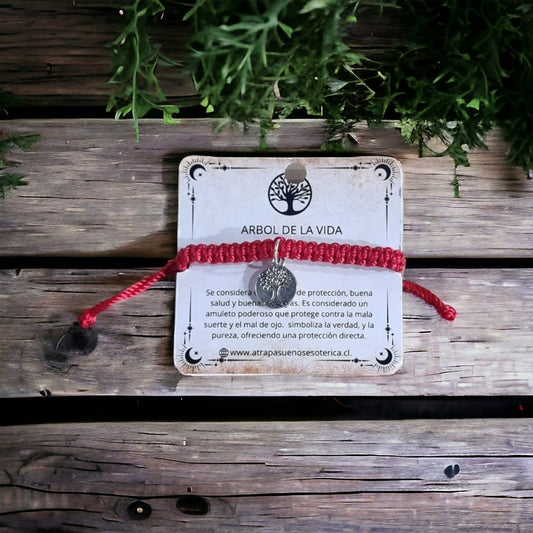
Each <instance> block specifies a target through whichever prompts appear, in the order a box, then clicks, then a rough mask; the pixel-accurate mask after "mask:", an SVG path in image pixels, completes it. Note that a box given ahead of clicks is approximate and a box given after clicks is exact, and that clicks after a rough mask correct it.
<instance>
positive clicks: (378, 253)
mask: <svg viewBox="0 0 533 533" xmlns="http://www.w3.org/2000/svg"><path fill="white" fill-rule="evenodd" d="M276 241H277V242H278V248H277V255H278V257H280V258H287V259H299V260H304V261H320V262H324V263H333V264H344V265H358V266H370V267H380V268H387V269H389V270H394V271H395V272H403V270H404V269H405V256H404V255H403V252H402V251H401V250H393V249H392V248H380V247H372V246H358V245H350V244H338V243H321V244H317V243H316V242H306V241H295V240H293V239H284V238H282V237H279V238H277V239H275V240H271V239H267V240H264V241H253V242H241V243H232V244H225V243H224V244H190V245H189V246H186V247H185V248H182V249H181V250H180V251H179V252H178V254H177V255H176V257H175V258H174V259H171V260H170V261H168V262H167V264H166V265H165V266H164V267H163V268H162V269H161V270H159V271H158V272H156V273H155V274H150V275H148V276H146V277H145V278H143V279H141V280H140V281H138V282H137V283H134V284H133V285H131V286H130V287H128V288H126V289H124V290H123V291H121V292H119V293H117V294H115V295H114V296H112V297H111V298H108V299H107V300H104V301H103V302H100V303H98V304H96V305H95V306H93V307H91V308H89V309H85V310H84V311H83V312H82V313H81V314H80V316H79V317H78V323H79V325H80V326H81V327H82V328H84V329H86V328H89V327H91V326H92V325H94V323H95V322H96V317H97V315H99V314H100V313H102V312H104V311H105V310H106V309H109V308H110V307H111V306H112V305H114V304H116V303H118V302H121V301H123V300H127V299H129V298H133V297H134V296H137V295H138V294H141V293H142V292H144V291H145V290H147V289H149V288H150V287H151V286H152V285H153V284H154V283H156V282H157V281H160V280H162V279H164V278H166V277H168V276H172V275H173V274H176V273H177V272H184V271H185V270H187V269H188V268H189V265H190V264H191V263H211V264H216V263H249V262H251V261H262V260H265V259H272V258H273V257H274V251H275V246H276ZM406 284H407V285H406ZM403 288H404V290H405V291H406V292H410V293H411V294H415V295H416V296H418V297H420V298H422V299H423V300H424V301H426V302H428V303H429V304H431V305H433V306H434V307H435V309H437V311H438V312H439V314H440V315H441V316H442V317H443V318H446V320H453V319H454V318H455V314H453V318H450V317H451V316H452V312H451V311H450V310H453V313H455V309H453V307H450V306H447V305H446V304H444V303H443V302H442V301H441V300H439V298H437V296H435V295H434V294H433V293H432V292H430V291H428V290H427V289H424V288H423V287H420V286H419V285H416V283H412V282H406V281H404V286H403ZM441 311H442V312H441Z"/></svg>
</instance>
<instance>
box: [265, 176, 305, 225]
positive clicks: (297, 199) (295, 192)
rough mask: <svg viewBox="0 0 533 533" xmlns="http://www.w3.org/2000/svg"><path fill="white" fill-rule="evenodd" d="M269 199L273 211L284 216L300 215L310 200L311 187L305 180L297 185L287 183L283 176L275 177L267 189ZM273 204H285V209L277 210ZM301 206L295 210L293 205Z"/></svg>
mask: <svg viewBox="0 0 533 533" xmlns="http://www.w3.org/2000/svg"><path fill="white" fill-rule="evenodd" d="M268 194H269V199H270V202H271V203H272V205H273V206H274V209H276V211H279V212H280V213H282V214H284V215H297V214H298V213H301V212H302V211H303V210H304V209H305V208H306V207H307V206H308V205H309V201H310V200H311V186H310V185H309V182H308V181H307V180H303V181H299V182H298V183H289V182H288V181H287V180H286V179H285V176H284V174H280V175H279V176H277V177H276V178H275V179H274V181H273V182H272V183H271V184H270V187H269V192H268ZM274 202H285V203H286V209H285V210H282V209H279V208H278V207H276V206H275V205H274ZM297 204H302V206H301V207H302V208H301V209H297V208H295V205H297Z"/></svg>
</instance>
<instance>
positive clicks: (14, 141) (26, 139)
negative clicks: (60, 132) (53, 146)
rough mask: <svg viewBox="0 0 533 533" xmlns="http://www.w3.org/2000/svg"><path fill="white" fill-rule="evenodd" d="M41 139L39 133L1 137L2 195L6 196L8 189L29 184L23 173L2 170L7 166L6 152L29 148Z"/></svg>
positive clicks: (0, 190) (0, 194)
mask: <svg viewBox="0 0 533 533" xmlns="http://www.w3.org/2000/svg"><path fill="white" fill-rule="evenodd" d="M39 139H40V136H39V135H15V134H11V135H8V137H6V138H5V139H0V197H1V198H5V197H6V193H7V191H10V190H13V189H16V188H17V187H23V186H24V185H28V183H27V182H26V181H24V180H23V179H22V178H23V177H24V176H23V175H22V174H13V173H11V172H2V171H3V170H4V169H5V168H7V162H6V161H5V160H4V154H5V153H6V152H8V151H11V150H27V149H28V148H29V147H30V146H31V145H32V144H34V143H36V142H37V141H38V140H39Z"/></svg>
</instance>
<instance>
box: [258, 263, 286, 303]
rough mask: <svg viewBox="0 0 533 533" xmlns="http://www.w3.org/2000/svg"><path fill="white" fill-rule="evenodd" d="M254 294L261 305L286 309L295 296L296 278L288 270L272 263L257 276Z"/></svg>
mask: <svg viewBox="0 0 533 533" xmlns="http://www.w3.org/2000/svg"><path fill="white" fill-rule="evenodd" d="M255 293H256V295H257V297H258V298H259V301H260V302H261V303H262V304H263V305H267V306H268V307H273V308H275V309H277V308H280V307H286V306H287V305H289V304H290V302H291V300H292V299H293V298H294V295H295V294H296V278H295V277H294V275H293V273H292V272H291V271H290V270H289V269H288V268H285V267H284V266H283V265H281V264H278V263H275V262H274V263H272V264H271V265H270V266H269V267H268V268H266V269H265V270H263V272H261V274H259V277H258V278H257V281H256V283H255Z"/></svg>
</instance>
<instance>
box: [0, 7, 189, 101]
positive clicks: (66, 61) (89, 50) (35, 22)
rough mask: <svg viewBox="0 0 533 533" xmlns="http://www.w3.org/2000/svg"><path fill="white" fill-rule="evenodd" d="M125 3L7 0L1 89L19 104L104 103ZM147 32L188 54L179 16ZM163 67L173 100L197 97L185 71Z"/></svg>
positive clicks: (173, 53)
mask: <svg viewBox="0 0 533 533" xmlns="http://www.w3.org/2000/svg"><path fill="white" fill-rule="evenodd" d="M126 4H127V2H126ZM123 6H124V2H121V1H116V0H109V1H88V0H74V1H73V0H62V1H57V0H13V1H11V2H2V3H1V4H0V21H2V22H1V25H2V31H0V50H2V51H4V53H2V54H0V80H1V84H2V88H3V89H4V90H8V91H11V92H13V93H14V94H15V95H16V96H17V103H18V105H21V106H39V107H42V106H49V105H54V106H90V105H93V106H94V105H98V106H102V107H105V104H106V102H107V99H108V98H109V94H110V91H111V86H110V85H109V84H108V80H109V78H110V77H111V61H112V47H111V43H112V42H113V41H114V40H115V39H116V38H117V37H118V36H119V35H120V33H121V31H122V30H123V28H124V18H123V17H122V16H121V15H120V13H119V8H120V7H123ZM149 32H150V34H151V36H152V38H153V39H154V40H155V41H157V42H160V43H161V44H162V52H163V53H164V54H166V55H168V56H169V57H172V58H173V59H175V60H177V61H181V60H183V59H184V56H185V54H186V41H187V39H188V36H189V30H188V27H187V25H186V24H184V23H183V22H181V15H179V16H174V17H173V16H171V15H170V14H167V16H166V18H165V19H164V20H163V21H161V20H157V19H156V20H154V23H153V24H152V25H151V26H150V27H149ZM157 72H158V79H159V81H160V83H161V86H162V88H163V90H164V91H165V93H166V94H167V96H168V97H169V98H170V99H172V100H174V101H176V102H179V101H185V102H189V103H195V102H198V101H199V99H198V98H197V97H196V91H195V89H194V85H193V82H192V79H191V76H190V75H189V74H187V73H186V72H185V71H182V70H178V69H170V68H165V67H161V66H160V67H158V71H157Z"/></svg>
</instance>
